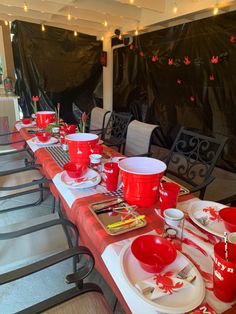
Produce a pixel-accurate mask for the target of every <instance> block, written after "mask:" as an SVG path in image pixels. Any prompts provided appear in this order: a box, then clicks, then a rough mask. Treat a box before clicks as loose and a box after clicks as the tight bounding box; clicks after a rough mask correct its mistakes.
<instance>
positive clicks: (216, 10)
mask: <svg viewBox="0 0 236 314" xmlns="http://www.w3.org/2000/svg"><path fill="white" fill-rule="evenodd" d="M218 12H219V8H218V6H217V4H216V5H215V7H214V10H213V14H214V15H216V14H218Z"/></svg>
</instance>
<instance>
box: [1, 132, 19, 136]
mask: <svg viewBox="0 0 236 314" xmlns="http://www.w3.org/2000/svg"><path fill="white" fill-rule="evenodd" d="M12 134H20V133H19V131H13V132H6V133H1V134H0V136H7V135H12Z"/></svg>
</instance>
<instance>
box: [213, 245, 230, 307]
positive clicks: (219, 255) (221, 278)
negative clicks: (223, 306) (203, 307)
mask: <svg viewBox="0 0 236 314" xmlns="http://www.w3.org/2000/svg"><path fill="white" fill-rule="evenodd" d="M213 292H214V294H215V296H216V297H217V298H218V299H220V300H221V301H223V302H232V301H233V300H234V299H235V297H236V245H235V244H232V243H228V260H226V258H225V243H224V242H219V243H217V244H215V246H214V270H213Z"/></svg>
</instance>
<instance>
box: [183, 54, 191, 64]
mask: <svg viewBox="0 0 236 314" xmlns="http://www.w3.org/2000/svg"><path fill="white" fill-rule="evenodd" d="M190 63H191V61H190V59H189V56H186V57H184V64H185V65H189V64H190Z"/></svg>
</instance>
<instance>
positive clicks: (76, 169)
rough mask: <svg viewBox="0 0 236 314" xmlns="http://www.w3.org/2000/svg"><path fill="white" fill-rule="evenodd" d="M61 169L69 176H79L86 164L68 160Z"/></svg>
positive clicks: (83, 171)
mask: <svg viewBox="0 0 236 314" xmlns="http://www.w3.org/2000/svg"><path fill="white" fill-rule="evenodd" d="M63 169H64V170H65V171H66V173H67V174H68V176H69V177H71V178H79V177H81V176H82V175H84V174H85V172H86V170H87V166H86V165H85V164H78V163H75V162H68V163H67V164H65V165H64V166H63Z"/></svg>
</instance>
